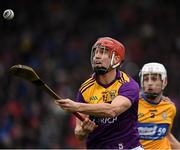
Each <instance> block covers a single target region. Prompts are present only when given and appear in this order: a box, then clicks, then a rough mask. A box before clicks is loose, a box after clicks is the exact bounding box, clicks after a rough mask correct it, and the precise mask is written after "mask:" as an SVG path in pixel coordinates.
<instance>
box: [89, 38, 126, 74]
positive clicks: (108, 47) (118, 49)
mask: <svg viewBox="0 0 180 150" xmlns="http://www.w3.org/2000/svg"><path fill="white" fill-rule="evenodd" d="M99 48H100V49H102V50H103V55H104V53H105V52H107V51H108V52H109V57H110V64H109V66H108V67H107V68H105V67H94V60H93V58H94V56H95V51H96V50H97V49H99ZM124 55H125V48H124V46H123V45H122V44H121V43H120V42H118V41H117V40H115V39H112V38H109V37H103V38H99V39H98V40H97V41H96V43H95V44H94V45H93V47H92V50H91V65H92V68H93V70H94V71H95V72H97V73H99V71H98V70H100V74H101V72H102V74H105V73H107V72H108V71H110V70H112V69H113V68H116V67H118V66H119V65H120V64H121V62H122V61H123V60H124ZM115 56H118V57H119V58H120V59H119V61H118V62H117V63H116V64H114V58H115ZM102 70H103V71H102Z"/></svg>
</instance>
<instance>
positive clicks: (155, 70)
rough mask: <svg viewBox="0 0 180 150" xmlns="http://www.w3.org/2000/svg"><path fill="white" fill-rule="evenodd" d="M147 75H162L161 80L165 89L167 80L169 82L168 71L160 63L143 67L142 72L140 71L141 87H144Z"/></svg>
mask: <svg viewBox="0 0 180 150" xmlns="http://www.w3.org/2000/svg"><path fill="white" fill-rule="evenodd" d="M145 74H160V75H161V80H162V81H163V89H164V88H165V86H166V83H167V82H166V80H167V71H166V69H165V67H164V66H163V65H162V64H160V63H147V64H145V65H144V66H143V67H142V70H141V71H140V73H139V75H140V82H141V87H143V86H144V85H143V81H144V75H145Z"/></svg>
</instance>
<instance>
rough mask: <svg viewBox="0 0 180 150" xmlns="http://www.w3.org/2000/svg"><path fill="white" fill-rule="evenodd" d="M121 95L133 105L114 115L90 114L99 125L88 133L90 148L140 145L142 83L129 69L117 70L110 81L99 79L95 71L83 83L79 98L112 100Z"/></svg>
mask: <svg viewBox="0 0 180 150" xmlns="http://www.w3.org/2000/svg"><path fill="white" fill-rule="evenodd" d="M118 95H122V96H125V97H127V98H128V99H129V100H130V101H131V103H132V106H131V107H130V108H129V109H128V110H127V111H125V112H124V113H122V114H120V115H119V116H117V117H114V118H103V117H95V116H90V119H91V120H93V121H94V122H95V123H96V124H97V125H98V127H97V128H96V129H95V130H94V131H93V132H92V133H90V134H89V135H88V139H87V148H88V149H100V148H104V149H107V148H108V149H131V148H134V147H137V146H139V145H140V143H139V135H138V130H137V111H138V101H139V86H138V84H137V83H136V82H135V81H134V80H133V79H132V78H131V77H129V76H128V75H127V74H126V73H124V72H120V71H117V74H116V79H115V80H114V81H113V82H112V83H110V84H108V85H104V84H102V83H100V82H99V81H98V80H97V79H96V76H95V75H94V76H93V77H92V78H90V79H88V80H87V81H85V82H84V83H83V84H82V86H81V87H80V89H79V92H78V95H77V101H79V102H82V103H89V104H97V103H111V102H112V101H113V99H114V98H115V97H116V96H118Z"/></svg>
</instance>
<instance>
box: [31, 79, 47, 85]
mask: <svg viewBox="0 0 180 150" xmlns="http://www.w3.org/2000/svg"><path fill="white" fill-rule="evenodd" d="M32 83H33V84H35V85H37V86H43V85H44V82H43V81H42V80H40V79H38V80H35V81H32Z"/></svg>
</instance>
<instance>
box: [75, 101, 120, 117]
mask: <svg viewBox="0 0 180 150" xmlns="http://www.w3.org/2000/svg"><path fill="white" fill-rule="evenodd" d="M78 112H81V113H84V114H87V115H94V116H100V117H115V116H116V115H117V113H116V111H115V110H114V109H113V107H112V105H111V104H108V103H101V104H85V103H80V104H79V107H78Z"/></svg>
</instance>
